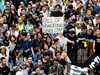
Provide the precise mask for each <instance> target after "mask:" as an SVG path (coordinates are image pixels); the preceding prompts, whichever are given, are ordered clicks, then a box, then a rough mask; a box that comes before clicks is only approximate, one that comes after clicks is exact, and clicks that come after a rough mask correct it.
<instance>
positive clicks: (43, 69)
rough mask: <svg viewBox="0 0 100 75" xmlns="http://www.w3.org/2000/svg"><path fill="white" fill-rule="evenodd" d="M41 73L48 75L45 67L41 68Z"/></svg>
mask: <svg viewBox="0 0 100 75" xmlns="http://www.w3.org/2000/svg"><path fill="white" fill-rule="evenodd" d="M41 71H42V72H44V73H45V74H46V75H48V69H47V67H46V66H43V67H42V68H41Z"/></svg>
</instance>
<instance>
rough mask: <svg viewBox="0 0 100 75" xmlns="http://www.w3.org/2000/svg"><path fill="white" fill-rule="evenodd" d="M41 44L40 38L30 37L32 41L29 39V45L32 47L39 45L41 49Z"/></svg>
mask: <svg viewBox="0 0 100 75" xmlns="http://www.w3.org/2000/svg"><path fill="white" fill-rule="evenodd" d="M42 44H43V40H42V39H41V40H40V41H39V40H38V39H32V41H31V47H33V48H35V47H40V49H42Z"/></svg>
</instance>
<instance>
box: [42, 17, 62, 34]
mask: <svg viewBox="0 0 100 75" xmlns="http://www.w3.org/2000/svg"><path fill="white" fill-rule="evenodd" d="M63 26H64V18H63V17H43V18H42V33H63Z"/></svg>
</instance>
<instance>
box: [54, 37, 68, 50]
mask: <svg viewBox="0 0 100 75" xmlns="http://www.w3.org/2000/svg"><path fill="white" fill-rule="evenodd" d="M56 38H58V39H59V41H60V43H59V45H60V46H62V47H63V50H65V45H66V44H67V40H66V38H65V37H64V36H63V38H62V39H60V38H59V36H57V37H56Z"/></svg>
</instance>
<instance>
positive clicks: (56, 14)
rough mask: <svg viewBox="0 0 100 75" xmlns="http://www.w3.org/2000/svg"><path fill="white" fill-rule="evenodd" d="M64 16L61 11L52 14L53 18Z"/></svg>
mask: <svg viewBox="0 0 100 75" xmlns="http://www.w3.org/2000/svg"><path fill="white" fill-rule="evenodd" d="M62 15H63V14H62V12H61V11H58V12H56V11H53V12H52V13H51V16H53V17H59V16H60V17H61V16H62Z"/></svg>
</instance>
